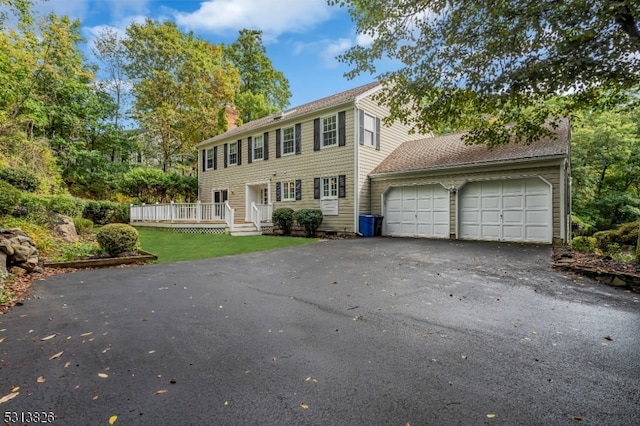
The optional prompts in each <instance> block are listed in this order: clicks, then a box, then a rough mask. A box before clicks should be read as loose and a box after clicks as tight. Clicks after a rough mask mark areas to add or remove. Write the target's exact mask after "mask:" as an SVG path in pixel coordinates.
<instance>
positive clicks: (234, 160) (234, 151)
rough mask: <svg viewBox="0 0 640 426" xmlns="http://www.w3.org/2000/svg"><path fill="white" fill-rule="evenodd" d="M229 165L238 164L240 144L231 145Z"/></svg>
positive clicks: (233, 143)
mask: <svg viewBox="0 0 640 426" xmlns="http://www.w3.org/2000/svg"><path fill="white" fill-rule="evenodd" d="M228 163H229V165H230V166H232V165H234V164H238V142H232V143H230V144H229V158H228Z"/></svg>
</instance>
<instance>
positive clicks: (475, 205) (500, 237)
mask: <svg viewBox="0 0 640 426" xmlns="http://www.w3.org/2000/svg"><path fill="white" fill-rule="evenodd" d="M458 197H459V198H458V206H459V213H458V218H459V222H458V236H459V238H462V239H472V240H488V241H521V242H532V243H551V242H552V239H553V234H552V233H553V206H552V203H553V198H552V186H551V184H549V183H548V182H545V181H544V180H543V179H541V178H537V177H536V178H528V179H509V180H496V181H483V182H471V183H467V184H465V185H464V186H463V187H462V188H461V189H460V191H459V192H458Z"/></svg>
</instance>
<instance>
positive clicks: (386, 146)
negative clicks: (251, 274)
mask: <svg viewBox="0 0 640 426" xmlns="http://www.w3.org/2000/svg"><path fill="white" fill-rule="evenodd" d="M380 90H383V89H382V86H381V85H380V84H378V83H371V84H367V85H364V86H361V87H357V88H355V89H352V90H348V91H346V92H342V93H338V94H335V95H333V96H329V97H327V98H324V99H320V100H317V101H314V102H311V103H308V104H305V105H302V106H299V107H295V108H292V109H290V110H287V111H284V112H282V113H278V114H275V115H271V116H268V117H264V118H261V119H258V120H255V121H252V122H249V123H246V124H243V125H240V126H237V127H233V128H230V129H229V130H228V131H227V132H225V133H224V134H221V135H218V136H215V137H213V138H210V139H207V140H205V141H203V142H201V143H200V144H198V150H199V173H198V182H199V199H200V204H201V206H212V207H210V208H211V209H212V210H211V211H210V216H211V215H213V217H214V218H218V219H222V218H224V220H225V224H224V226H225V227H226V229H227V231H232V233H233V232H234V231H235V232H237V231H238V230H239V229H242V228H243V227H245V228H248V229H250V230H254V231H255V230H264V229H265V228H269V227H271V226H272V224H271V214H272V212H273V210H274V209H277V208H279V207H290V208H292V209H294V210H298V209H303V208H314V209H320V210H322V212H323V223H322V226H321V228H320V231H323V232H326V233H351V234H357V233H359V232H360V231H361V230H360V222H361V219H362V215H364V214H372V215H376V216H378V217H381V218H380V219H381V221H382V235H388V236H401V237H428V238H462V239H478V240H498V241H503V240H505V241H524V242H537V243H552V242H564V241H567V239H568V233H569V217H570V210H571V209H570V203H569V200H570V188H569V171H570V170H569V140H570V126H569V123H568V122H563V123H561V125H560V126H559V127H558V128H556V129H555V130H554V132H555V137H552V138H545V139H542V140H539V141H536V142H534V143H532V144H529V145H527V144H515V143H512V144H509V145H503V146H498V147H496V148H494V149H492V150H487V149H486V147H484V146H476V145H466V144H464V142H462V139H461V136H462V135H461V134H453V135H447V136H442V137H433V136H432V135H410V133H409V128H408V127H407V126H405V125H403V124H401V123H399V122H394V123H391V124H388V125H387V124H385V123H383V119H384V118H385V117H387V116H388V115H389V111H388V109H387V108H386V107H385V106H383V105H381V104H379V103H378V102H376V100H375V94H376V93H378V92H379V91H380ZM199 209H200V210H199V211H200V213H198V214H197V217H198V220H200V219H202V218H203V217H204V216H202V212H203V211H204V207H199ZM132 213H133V211H132ZM183 216H184V215H183ZM187 216H188V215H187ZM210 219H211V217H210Z"/></svg>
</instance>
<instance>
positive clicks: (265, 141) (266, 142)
mask: <svg viewBox="0 0 640 426" xmlns="http://www.w3.org/2000/svg"><path fill="white" fill-rule="evenodd" d="M262 159H263V160H268V159H269V132H264V137H263V139H262Z"/></svg>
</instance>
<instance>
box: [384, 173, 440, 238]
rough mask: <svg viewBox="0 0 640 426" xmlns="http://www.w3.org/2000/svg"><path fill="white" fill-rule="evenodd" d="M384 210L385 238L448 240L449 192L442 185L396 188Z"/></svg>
mask: <svg viewBox="0 0 640 426" xmlns="http://www.w3.org/2000/svg"><path fill="white" fill-rule="evenodd" d="M385 210H386V211H385V213H384V214H385V224H386V226H385V235H391V236H412V237H415V236H418V237H438V238H444V237H449V217H450V215H449V192H448V191H447V190H445V189H444V188H443V187H442V186H441V185H416V186H406V187H399V188H393V189H391V190H390V191H389V193H388V195H387V197H386V208H385ZM387 215H389V219H387Z"/></svg>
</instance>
